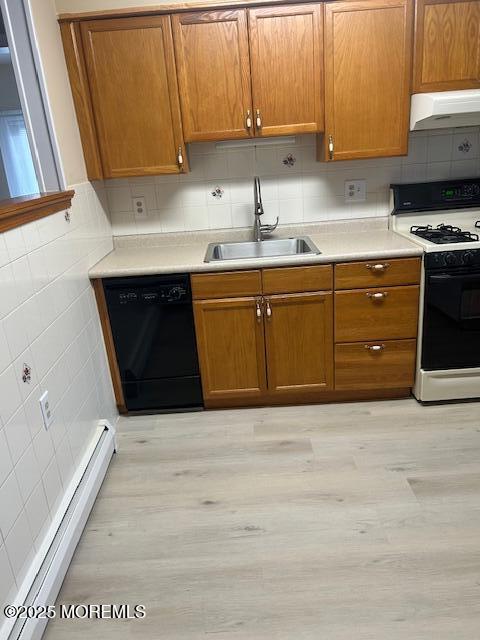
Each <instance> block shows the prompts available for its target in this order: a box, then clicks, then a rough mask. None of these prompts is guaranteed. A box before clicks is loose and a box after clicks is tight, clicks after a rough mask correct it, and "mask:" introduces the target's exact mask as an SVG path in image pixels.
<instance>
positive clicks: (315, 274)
mask: <svg viewBox="0 0 480 640" xmlns="http://www.w3.org/2000/svg"><path fill="white" fill-rule="evenodd" d="M332 285H333V269H332V266H331V265H329V264H327V265H321V266H320V265H315V266H312V267H283V268H282V269H278V268H274V269H262V286H263V293H270V294H271V293H303V292H305V291H326V290H330V289H331V288H332Z"/></svg>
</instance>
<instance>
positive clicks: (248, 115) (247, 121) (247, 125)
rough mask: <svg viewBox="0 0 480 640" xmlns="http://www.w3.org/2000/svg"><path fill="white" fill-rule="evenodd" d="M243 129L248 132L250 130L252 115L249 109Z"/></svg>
mask: <svg viewBox="0 0 480 640" xmlns="http://www.w3.org/2000/svg"><path fill="white" fill-rule="evenodd" d="M245 127H246V128H247V129H248V130H250V129H251V128H252V115H251V113H250V109H247V117H246V118H245Z"/></svg>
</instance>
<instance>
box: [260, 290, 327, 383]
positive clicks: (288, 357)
mask: <svg viewBox="0 0 480 640" xmlns="http://www.w3.org/2000/svg"><path fill="white" fill-rule="evenodd" d="M269 309H270V312H269ZM265 336H266V343H267V371H268V391H269V393H271V394H274V395H280V394H287V393H288V394H291V393H292V392H297V393H305V392H318V391H323V390H325V391H327V390H330V389H333V308H332V294H331V293H300V294H289V295H278V296H269V297H268V298H265Z"/></svg>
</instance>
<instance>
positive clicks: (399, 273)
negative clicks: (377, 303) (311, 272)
mask: <svg viewBox="0 0 480 640" xmlns="http://www.w3.org/2000/svg"><path fill="white" fill-rule="evenodd" d="M420 264H421V261H420V258H404V259H396V260H366V261H364V262H346V263H344V264H337V265H336V266H335V288H336V289H357V288H359V287H362V288H363V287H377V286H381V287H395V286H397V285H404V284H418V283H419V282H420Z"/></svg>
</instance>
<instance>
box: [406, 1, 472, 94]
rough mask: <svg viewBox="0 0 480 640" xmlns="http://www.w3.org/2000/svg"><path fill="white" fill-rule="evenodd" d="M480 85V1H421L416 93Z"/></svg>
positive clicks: (416, 57)
mask: <svg viewBox="0 0 480 640" xmlns="http://www.w3.org/2000/svg"><path fill="white" fill-rule="evenodd" d="M479 86H480V0H467V1H461V0H417V4H416V15H415V61H414V92H415V93H424V92H429V91H451V90H455V89H475V88H478V87H479Z"/></svg>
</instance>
